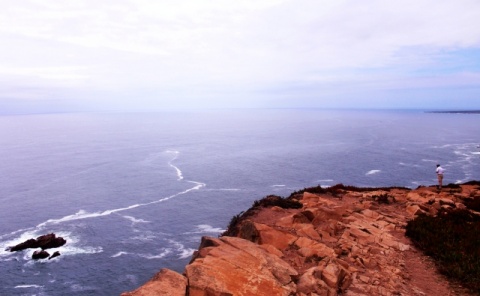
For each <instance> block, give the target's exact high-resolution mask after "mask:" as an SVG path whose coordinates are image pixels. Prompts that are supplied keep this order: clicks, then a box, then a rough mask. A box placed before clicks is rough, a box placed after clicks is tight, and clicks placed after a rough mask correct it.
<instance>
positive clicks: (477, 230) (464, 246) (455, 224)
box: [406, 209, 480, 294]
mask: <svg viewBox="0 0 480 296" xmlns="http://www.w3.org/2000/svg"><path fill="white" fill-rule="evenodd" d="M479 234H480V217H479V216H478V215H475V214H472V213H471V212H469V211H468V210H459V209H456V210H450V211H446V210H444V211H441V212H440V213H439V214H438V215H437V216H435V217H432V216H427V215H419V216H418V217H417V218H415V219H414V220H411V221H409V222H408V224H407V231H406V235H407V236H408V237H410V239H411V240H412V241H413V242H414V243H415V245H417V246H418V247H419V248H420V249H421V250H422V251H423V252H424V253H425V254H426V255H428V256H431V257H432V258H433V259H434V260H435V262H436V263H437V265H438V268H439V270H440V272H441V273H443V274H444V275H446V276H447V277H449V278H451V279H453V280H456V281H458V282H459V283H461V284H462V285H463V286H464V287H466V288H468V289H470V290H472V291H473V292H475V293H479V294H480V235H479Z"/></svg>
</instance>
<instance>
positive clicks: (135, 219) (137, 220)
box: [122, 216, 150, 224]
mask: <svg viewBox="0 0 480 296" xmlns="http://www.w3.org/2000/svg"><path fill="white" fill-rule="evenodd" d="M122 217H123V218H125V219H127V220H129V221H131V222H132V224H136V223H150V221H146V220H143V219H137V218H135V217H132V216H122Z"/></svg>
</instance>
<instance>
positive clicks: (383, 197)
mask: <svg viewBox="0 0 480 296" xmlns="http://www.w3.org/2000/svg"><path fill="white" fill-rule="evenodd" d="M372 198H373V200H374V201H376V202H378V203H379V204H382V203H383V204H389V203H390V200H389V199H391V200H392V201H393V202H395V197H393V196H390V195H388V194H386V193H384V194H379V195H373V196H372Z"/></svg>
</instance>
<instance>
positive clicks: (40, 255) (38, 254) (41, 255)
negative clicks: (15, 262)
mask: <svg viewBox="0 0 480 296" xmlns="http://www.w3.org/2000/svg"><path fill="white" fill-rule="evenodd" d="M49 256H50V254H48V252H47V251H44V250H41V251H35V252H33V255H32V259H34V260H37V259H45V258H48V257H49Z"/></svg>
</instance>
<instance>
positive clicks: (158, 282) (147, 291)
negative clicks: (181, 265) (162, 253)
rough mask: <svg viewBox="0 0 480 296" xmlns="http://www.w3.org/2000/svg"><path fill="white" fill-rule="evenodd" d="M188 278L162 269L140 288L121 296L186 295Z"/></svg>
mask: <svg viewBox="0 0 480 296" xmlns="http://www.w3.org/2000/svg"><path fill="white" fill-rule="evenodd" d="M186 290H187V278H186V277H184V276H183V275H181V274H179V273H177V272H175V271H172V270H170V269H167V268H163V269H161V270H160V271H159V272H158V273H157V274H155V275H154V276H153V277H152V278H151V279H150V280H149V281H148V282H146V283H145V284H144V285H143V286H141V287H140V288H138V289H136V290H134V291H131V292H125V293H122V295H121V296H176V295H186Z"/></svg>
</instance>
